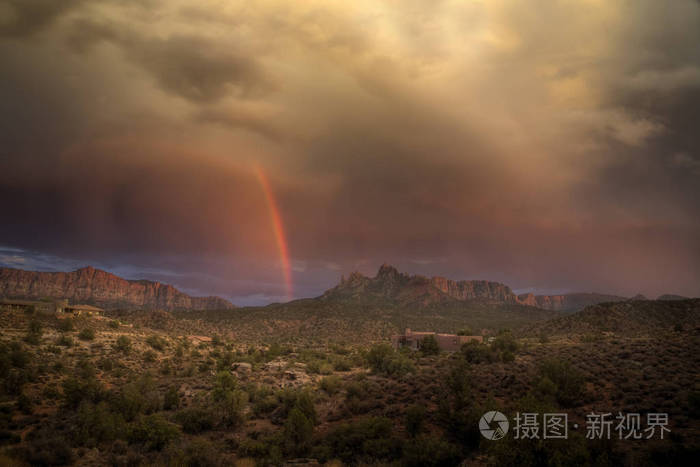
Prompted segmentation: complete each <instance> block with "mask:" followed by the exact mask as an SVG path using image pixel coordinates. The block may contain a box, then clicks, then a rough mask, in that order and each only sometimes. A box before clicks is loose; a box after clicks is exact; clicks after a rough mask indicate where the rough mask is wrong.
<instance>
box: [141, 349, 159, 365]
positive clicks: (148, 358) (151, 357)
mask: <svg viewBox="0 0 700 467" xmlns="http://www.w3.org/2000/svg"><path fill="white" fill-rule="evenodd" d="M156 358H158V355H156V353H155V352H154V351H152V350H146V351H145V352H144V353H143V361H144V362H146V363H153V362H155V361H156Z"/></svg>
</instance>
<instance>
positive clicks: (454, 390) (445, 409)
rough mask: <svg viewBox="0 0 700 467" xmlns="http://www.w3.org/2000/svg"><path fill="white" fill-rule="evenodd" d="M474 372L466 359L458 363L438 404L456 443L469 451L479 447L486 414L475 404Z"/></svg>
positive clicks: (443, 420)
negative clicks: (481, 419)
mask: <svg viewBox="0 0 700 467" xmlns="http://www.w3.org/2000/svg"><path fill="white" fill-rule="evenodd" d="M471 377H472V376H471V371H470V367H469V363H468V362H466V360H463V359H459V360H457V361H455V362H454V363H453V364H452V366H451V367H450V369H449V372H448V374H447V377H446V378H445V381H444V383H443V387H442V390H441V393H442V394H443V397H442V398H441V399H440V400H439V402H438V418H439V421H440V423H441V424H442V425H443V427H444V428H445V432H446V434H447V435H448V437H449V438H451V439H452V440H453V441H455V442H457V443H460V444H462V445H463V446H464V447H466V448H467V449H473V448H475V447H476V446H478V445H479V442H480V441H481V434H480V433H479V429H478V421H479V418H480V417H481V414H482V413H483V411H482V410H481V409H480V408H479V407H476V406H475V405H474V397H473V392H472V383H471Z"/></svg>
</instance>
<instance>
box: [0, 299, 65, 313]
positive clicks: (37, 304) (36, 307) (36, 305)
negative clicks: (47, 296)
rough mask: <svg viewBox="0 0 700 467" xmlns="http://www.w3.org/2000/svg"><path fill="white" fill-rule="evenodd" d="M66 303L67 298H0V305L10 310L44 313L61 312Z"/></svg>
mask: <svg viewBox="0 0 700 467" xmlns="http://www.w3.org/2000/svg"><path fill="white" fill-rule="evenodd" d="M67 305H68V300H20V299H2V300H0V306H3V307H7V308H10V309H11V310H22V311H35V312H37V313H42V314H45V315H51V314H58V313H62V312H63V311H64V309H65V307H66V306H67Z"/></svg>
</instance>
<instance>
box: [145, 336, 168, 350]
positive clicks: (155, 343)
mask: <svg viewBox="0 0 700 467" xmlns="http://www.w3.org/2000/svg"><path fill="white" fill-rule="evenodd" d="M146 344H148V345H150V346H151V347H153V348H154V349H156V350H158V351H160V352H162V351H163V350H165V347H166V345H167V342H166V341H165V339H163V338H162V337H159V336H156V335H155V334H154V335H151V336H148V337H147V338H146Z"/></svg>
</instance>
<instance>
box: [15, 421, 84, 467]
mask: <svg viewBox="0 0 700 467" xmlns="http://www.w3.org/2000/svg"><path fill="white" fill-rule="evenodd" d="M20 454H21V455H22V457H23V458H24V460H25V461H26V462H27V463H29V464H30V465H69V464H72V463H73V462H74V461H75V457H74V455H73V451H72V450H71V448H70V443H69V442H68V440H67V439H66V438H65V437H64V435H62V434H60V433H58V432H56V431H54V430H53V429H52V428H49V427H39V428H38V429H36V430H31V431H30V432H29V433H28V434H27V438H26V440H25V445H24V446H23V448H21V451H20Z"/></svg>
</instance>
